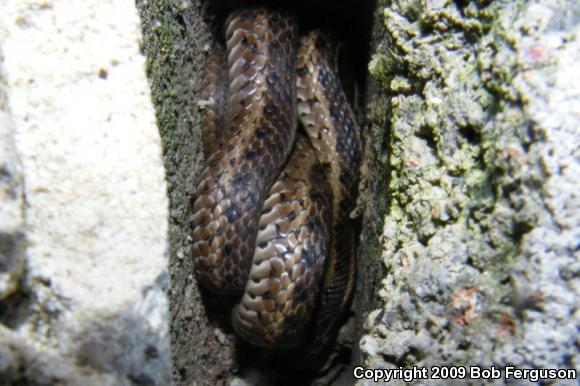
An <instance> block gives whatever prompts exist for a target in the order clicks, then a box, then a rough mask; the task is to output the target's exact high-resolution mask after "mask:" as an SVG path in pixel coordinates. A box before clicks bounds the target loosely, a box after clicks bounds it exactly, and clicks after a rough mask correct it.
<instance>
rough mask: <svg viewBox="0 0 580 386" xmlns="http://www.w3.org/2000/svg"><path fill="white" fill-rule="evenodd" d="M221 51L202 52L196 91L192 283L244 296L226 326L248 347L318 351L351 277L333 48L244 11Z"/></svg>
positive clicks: (344, 132) (274, 15) (262, 13)
mask: <svg viewBox="0 0 580 386" xmlns="http://www.w3.org/2000/svg"><path fill="white" fill-rule="evenodd" d="M226 48H227V53H223V52H217V53H215V54H213V55H212V56H210V58H209V60H208V63H207V65H206V68H205V71H204V85H203V88H202V90H203V91H202V94H201V99H202V100H204V101H206V103H207V106H206V109H205V110H204V115H203V118H202V131H203V137H204V152H205V154H206V157H207V163H206V165H205V168H204V169H203V171H202V173H201V176H200V179H199V182H198V185H197V189H196V193H195V196H196V198H195V201H194V203H193V241H194V244H193V257H194V263H195V267H196V272H197V276H198V279H199V281H200V282H201V283H202V284H203V285H204V286H205V287H207V288H208V289H209V290H211V291H212V292H215V293H217V294H222V295H229V296H238V297H240V301H239V303H238V305H237V306H236V307H235V309H234V311H233V317H232V321H233V325H234V328H235V330H236V331H237V332H238V333H239V334H240V335H241V336H242V337H244V338H245V339H247V340H249V341H250V342H252V343H254V344H256V345H259V346H266V347H278V348H291V347H295V346H298V345H301V344H303V343H304V342H305V341H307V340H308V341H309V342H310V345H311V346H312V347H315V350H318V349H320V348H322V347H323V346H324V345H325V344H326V343H327V342H328V341H329V340H330V339H331V338H332V335H333V333H335V330H336V327H337V326H336V325H337V322H338V320H339V319H340V316H341V315H342V314H343V313H344V311H345V310H346V308H347V307H348V303H349V299H350V297H351V294H352V291H353V282H354V271H355V234H354V231H353V227H352V224H351V219H350V217H349V213H350V212H351V211H352V209H353V207H354V203H355V198H356V190H357V185H358V170H359V166H360V160H361V145H360V137H359V136H360V130H359V127H358V126H357V123H356V120H355V119H354V114H353V112H352V110H351V107H350V106H349V104H348V102H347V98H346V96H345V93H344V91H343V89H342V87H341V85H340V81H339V78H338V76H337V71H336V64H335V56H336V55H335V52H336V51H335V50H336V47H335V46H334V44H333V43H332V42H331V39H330V38H329V37H328V36H327V35H326V34H325V33H323V32H320V31H312V32H310V33H308V34H306V35H304V36H302V37H300V38H299V37H298V28H297V24H296V21H295V20H294V18H293V17H292V16H289V15H287V14H285V13H280V12H275V11H271V10H268V9H265V8H252V9H243V10H239V11H236V12H234V13H233V14H232V15H230V17H229V18H228V20H227V22H226ZM298 118H299V120H300V122H301V124H302V126H303V127H304V129H305V132H306V134H307V135H304V134H302V133H300V132H297V120H298Z"/></svg>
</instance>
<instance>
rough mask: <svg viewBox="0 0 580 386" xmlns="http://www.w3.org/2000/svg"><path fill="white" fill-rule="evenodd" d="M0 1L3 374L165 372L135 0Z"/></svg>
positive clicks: (28, 377) (158, 217) (160, 244)
mask: <svg viewBox="0 0 580 386" xmlns="http://www.w3.org/2000/svg"><path fill="white" fill-rule="evenodd" d="M0 8H1V9H2V12H0V49H1V52H2V62H1V73H2V79H1V89H2V96H3V97H2V103H1V107H2V115H1V120H0V125H2V127H1V128H0V135H1V136H2V140H4V139H5V138H8V139H10V138H12V139H13V141H12V145H10V142H9V141H7V142H4V141H3V143H2V150H0V157H1V161H0V162H1V163H2V169H1V170H2V172H1V173H0V179H1V182H0V184H1V187H0V188H1V193H0V194H1V197H0V205H1V207H0V213H1V214H0V229H1V230H0V232H1V237H2V248H1V250H2V262H1V263H2V271H3V273H2V277H1V278H0V283H1V284H0V285H1V291H2V297H4V299H3V300H2V303H1V304H0V322H1V323H2V325H1V326H0V327H1V328H0V348H1V349H0V379H2V380H6V381H7V382H8V383H18V384H24V383H26V384H28V383H30V384H111V385H113V384H131V383H139V384H158V385H164V384H167V383H168V382H170V379H171V361H170V355H169V339H168V312H167V311H168V302H167V297H166V294H165V290H166V288H167V286H168V274H167V241H166V233H167V217H168V216H167V198H166V185H165V178H164V177H165V176H164V170H163V165H162V162H161V148H160V141H159V133H158V130H157V126H156V123H155V116H154V110H153V108H152V104H151V100H150V94H149V86H148V84H147V81H146V77H145V58H144V56H143V55H142V53H141V52H140V39H141V30H140V20H139V17H138V13H137V10H136V8H135V6H134V4H131V3H130V2H112V1H108V2H100V1H87V2H77V1H51V0H44V1H34V0H26V1H21V0H15V1H11V0H6V1H2V2H1V5H0ZM7 144H8V148H7V150H6V148H5V146H6V145H7ZM6 154H8V156H6ZM12 154H17V155H18V157H19V158H20V164H21V166H22V184H20V183H21V180H20V179H19V174H18V172H17V170H18V169H17V166H16V165H18V163H17V161H16V160H15V157H14V156H13V155H12ZM20 189H22V194H20ZM20 197H23V198H24V201H23V204H22V199H21V198H20ZM22 213H23V215H22ZM23 219H24V221H23ZM24 239H25V240H26V241H25V245H23V244H22V240H24ZM7 253H8V254H9V255H8V258H6V256H7V255H6V254H7ZM10 255H11V256H10ZM18 259H21V261H22V262H24V263H25V271H24V272H23V273H22V275H23V276H22V278H21V279H20V280H18V279H11V281H10V283H11V284H10V288H9V290H7V289H6V288H7V285H6V283H7V281H6V280H5V277H6V275H7V274H8V275H12V277H13V278H14V277H18V274H17V273H18V271H19V269H14V270H13V269H12V267H16V266H18V264H20V263H17V261H18ZM8 295H9V296H8Z"/></svg>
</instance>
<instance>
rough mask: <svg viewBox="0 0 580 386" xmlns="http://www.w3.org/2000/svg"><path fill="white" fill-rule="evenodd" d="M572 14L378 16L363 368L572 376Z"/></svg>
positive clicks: (575, 40) (388, 12)
mask: <svg viewBox="0 0 580 386" xmlns="http://www.w3.org/2000/svg"><path fill="white" fill-rule="evenodd" d="M573 3H574V2H566V1H542V0H537V1H528V2H521V1H517V2H502V1H498V2H488V1H461V2H459V1H455V2H451V1H425V2H418V1H405V0H401V1H392V2H388V4H384V3H383V4H382V5H383V6H384V8H383V9H382V13H383V17H384V29H382V28H381V29H377V30H375V32H376V35H375V39H376V40H377V41H378V42H379V43H378V44H377V47H376V49H375V53H374V56H373V59H372V60H371V63H370V65H369V69H370V71H371V74H372V75H373V76H374V78H375V79H376V80H377V82H376V83H375V84H374V85H372V87H374V88H375V90H378V95H377V97H378V98H377V99H376V100H375V101H374V102H372V103H371V105H370V109H369V116H370V119H371V123H372V125H371V128H372V132H373V133H377V132H384V131H385V130H388V132H389V134H388V135H385V136H384V137H383V138H385V141H386V142H387V143H388V152H389V154H387V155H386V158H384V167H385V168H386V169H388V170H389V172H390V174H389V177H388V182H389V186H388V189H385V194H387V196H388V205H389V206H388V209H387V211H386V213H385V217H384V226H383V232H382V236H381V242H382V256H381V259H382V262H383V265H384V274H383V277H382V280H381V282H380V285H379V286H378V287H377V288H375V289H374V291H375V292H374V296H376V298H375V299H376V301H378V304H376V305H375V306H374V307H373V308H374V309H371V310H370V312H368V314H367V315H366V318H365V322H364V326H363V328H364V329H363V331H362V333H363V334H364V335H363V336H362V338H361V339H360V341H359V349H360V353H359V355H360V360H361V364H362V365H364V366H365V367H370V368H398V367H400V366H404V367H408V366H420V367H427V368H430V367H431V366H436V365H438V366H441V365H447V366H482V367H485V368H489V367H490V366H496V367H498V368H503V367H504V366H506V365H511V366H516V367H518V368H568V369H575V370H576V371H580V355H579V352H578V345H577V337H578V330H579V328H580V316H579V314H578V305H579V304H580V298H579V290H580V287H579V285H580V278H579V270H578V269H579V267H580V262H579V261H578V257H579V255H578V240H580V197H579V193H578V186H580V173H579V172H580V164H579V161H580V160H579V149H580V135H579V134H578V126H579V124H580V99H579V96H580V91H579V90H580V69H579V67H578V61H579V60H580V42H579V37H580V35H579V34H580V28H579V24H578V21H579V20H580V15H579V14H578V7H577V4H576V5H574V4H573ZM371 90H373V89H372V88H371ZM381 98H385V99H381ZM385 100H386V102H387V103H386V104H384V103H383V101H385ZM359 284H360V285H359V290H361V292H360V293H362V294H363V296H367V297H372V296H373V295H368V293H369V292H371V291H373V289H372V288H370V287H369V286H368V285H366V284H365V283H364V282H362V283H359ZM365 294H366V295H365ZM359 301H360V299H359ZM366 305H368V304H360V303H359V308H360V309H364V307H365V306H366ZM367 309H368V308H367ZM431 374H432V373H431ZM415 382H416V383H429V384H450V383H452V382H451V381H450V380H449V379H441V380H431V381H418V380H416V381H415ZM474 382H475V383H480V382H482V381H474ZM511 382H512V383H510V384H528V382H529V381H513V380H511ZM559 382H560V383H559V384H567V383H570V384H575V381H559ZM456 383H457V384H465V383H466V380H465V379H461V380H458V381H456ZM486 383H487V384H491V383H495V384H504V383H506V380H505V379H499V380H495V381H488V382H486ZM358 384H361V385H367V384H368V385H371V384H374V383H373V382H372V381H369V380H361V381H359V382H358ZM390 384H394V385H396V384H404V382H403V381H402V380H398V381H393V382H392V383H390Z"/></svg>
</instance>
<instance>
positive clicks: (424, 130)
mask: <svg viewBox="0 0 580 386" xmlns="http://www.w3.org/2000/svg"><path fill="white" fill-rule="evenodd" d="M416 135H417V137H418V138H421V139H423V140H424V141H425V142H426V143H427V146H429V148H431V149H432V150H433V152H434V153H437V141H435V135H434V132H433V128H432V127H429V126H422V127H421V128H420V131H419V132H417V134H416Z"/></svg>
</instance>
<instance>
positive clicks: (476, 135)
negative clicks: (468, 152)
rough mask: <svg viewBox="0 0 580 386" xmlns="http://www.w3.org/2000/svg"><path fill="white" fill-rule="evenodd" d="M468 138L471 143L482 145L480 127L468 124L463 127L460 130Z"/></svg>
mask: <svg viewBox="0 0 580 386" xmlns="http://www.w3.org/2000/svg"><path fill="white" fill-rule="evenodd" d="M459 133H460V134H461V135H463V137H464V138H465V139H466V140H467V142H468V143H469V144H470V145H480V144H481V133H480V132H479V128H476V127H475V126H472V125H467V126H463V127H461V130H460V132H459Z"/></svg>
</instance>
